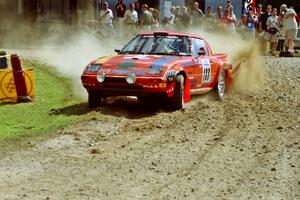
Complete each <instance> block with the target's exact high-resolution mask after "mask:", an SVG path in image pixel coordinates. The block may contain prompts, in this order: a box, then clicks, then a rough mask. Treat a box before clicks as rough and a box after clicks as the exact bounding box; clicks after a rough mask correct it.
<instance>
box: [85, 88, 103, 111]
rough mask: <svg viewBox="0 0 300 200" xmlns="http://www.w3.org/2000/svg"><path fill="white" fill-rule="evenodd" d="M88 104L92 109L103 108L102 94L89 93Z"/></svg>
mask: <svg viewBox="0 0 300 200" xmlns="http://www.w3.org/2000/svg"><path fill="white" fill-rule="evenodd" d="M88 98H89V99H88V104H89V107H90V108H97V107H100V106H101V103H102V95H101V93H100V92H96V91H89V97H88Z"/></svg>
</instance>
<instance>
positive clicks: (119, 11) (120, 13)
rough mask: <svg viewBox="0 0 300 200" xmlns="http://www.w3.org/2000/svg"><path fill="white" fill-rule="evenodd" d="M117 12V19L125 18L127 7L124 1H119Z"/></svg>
mask: <svg viewBox="0 0 300 200" xmlns="http://www.w3.org/2000/svg"><path fill="white" fill-rule="evenodd" d="M115 10H116V12H117V17H121V18H123V17H124V15H125V12H126V5H125V4H124V3H123V0H118V3H117V5H116V8H115Z"/></svg>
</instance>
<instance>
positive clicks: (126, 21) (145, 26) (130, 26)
mask: <svg viewBox="0 0 300 200" xmlns="http://www.w3.org/2000/svg"><path fill="white" fill-rule="evenodd" d="M214 10H215V11H216V13H214ZM115 13H116V17H114V15H113V11H112V10H111V8H110V6H109V4H108V3H107V2H104V3H103V11H102V13H101V17H100V20H101V23H102V25H103V27H104V28H105V29H106V30H108V33H110V32H114V31H116V30H118V29H125V30H126V32H128V33H133V34H134V33H136V32H138V31H140V30H142V31H155V30H158V29H165V30H171V31H180V30H187V29H188V28H193V29H199V30H202V31H208V32H213V31H216V32H220V31H222V32H224V31H225V32H228V33H233V34H235V33H240V35H241V36H242V37H243V38H244V39H246V40H257V41H259V42H260V43H261V45H262V49H263V51H265V50H266V44H267V43H270V49H271V51H270V52H271V54H272V55H275V53H276V50H277V47H278V42H279V41H280V42H281V43H282V41H283V42H284V40H287V44H288V49H287V51H288V52H290V54H291V55H292V54H293V52H294V39H296V35H297V30H298V24H299V17H298V16H297V14H296V12H295V11H294V9H293V8H288V7H287V6H286V5H285V4H283V5H281V7H280V8H279V9H277V8H272V6H271V5H267V6H266V10H265V11H263V6H262V5H261V4H258V5H257V6H256V8H253V7H249V8H248V9H245V11H244V12H243V13H242V15H241V19H237V17H236V15H235V13H234V9H233V6H232V4H231V1H230V0H226V6H225V7H224V8H223V7H222V6H218V7H217V8H212V7H208V8H207V10H206V14H204V12H203V11H202V10H201V9H200V8H199V4H198V3H197V2H195V3H193V5H191V6H189V7H188V6H183V7H180V6H176V7H174V6H172V7H170V12H169V13H168V15H167V16H165V17H163V19H161V18H160V17H161V15H160V11H159V10H158V9H155V8H149V7H148V5H147V4H143V5H140V4H139V2H136V3H132V4H130V5H129V8H128V9H127V8H126V5H125V4H124V2H123V1H122V0H118V3H117V4H116V6H115ZM281 46H282V44H281Z"/></svg>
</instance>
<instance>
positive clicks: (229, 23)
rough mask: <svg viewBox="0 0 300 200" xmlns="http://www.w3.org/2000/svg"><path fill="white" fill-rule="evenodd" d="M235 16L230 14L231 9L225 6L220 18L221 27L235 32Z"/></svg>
mask: <svg viewBox="0 0 300 200" xmlns="http://www.w3.org/2000/svg"><path fill="white" fill-rule="evenodd" d="M235 21H236V19H235V17H234V16H232V15H231V11H230V9H229V8H226V10H225V13H224V16H223V18H222V22H223V27H224V28H225V30H228V31H230V32H233V33H234V32H235Z"/></svg>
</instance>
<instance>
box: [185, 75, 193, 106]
mask: <svg viewBox="0 0 300 200" xmlns="http://www.w3.org/2000/svg"><path fill="white" fill-rule="evenodd" d="M183 99H184V103H187V102H190V101H191V88H190V79H189V78H188V77H186V78H185V85H184V97H183Z"/></svg>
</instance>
